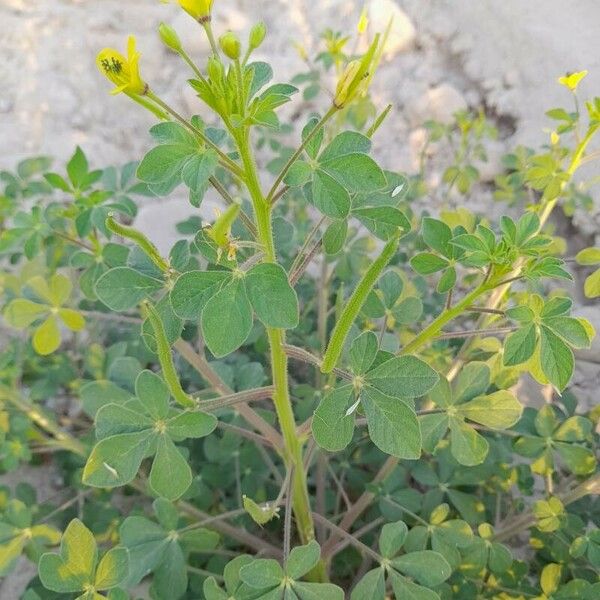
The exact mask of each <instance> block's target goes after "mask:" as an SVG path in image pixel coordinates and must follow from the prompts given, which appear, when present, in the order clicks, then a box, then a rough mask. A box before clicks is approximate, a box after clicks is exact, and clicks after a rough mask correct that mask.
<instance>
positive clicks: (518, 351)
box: [503, 323, 537, 367]
mask: <svg viewBox="0 0 600 600" xmlns="http://www.w3.org/2000/svg"><path fill="white" fill-rule="evenodd" d="M536 344H537V332H536V328H535V325H534V324H533V323H531V324H530V325H526V326H525V327H521V328H520V329H517V331H515V332H513V333H511V334H510V335H508V336H507V338H506V340H505V342H504V357H503V361H504V365H505V366H507V367H511V366H515V365H520V364H522V363H524V362H526V361H528V360H529V359H530V358H531V357H532V356H533V353H534V352H535V347H536Z"/></svg>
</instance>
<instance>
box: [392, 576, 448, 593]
mask: <svg viewBox="0 0 600 600" xmlns="http://www.w3.org/2000/svg"><path fill="white" fill-rule="evenodd" d="M390 580H391V582H392V589H393V590H394V594H395V595H396V598H402V600H439V598H440V597H439V595H438V594H437V593H436V592H434V591H432V590H430V589H427V588H426V587H423V586H421V585H417V584H416V583H413V582H412V581H410V580H409V579H407V578H406V577H402V576H401V575H399V574H398V573H396V572H395V571H390Z"/></svg>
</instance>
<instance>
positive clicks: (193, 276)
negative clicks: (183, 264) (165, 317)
mask: <svg viewBox="0 0 600 600" xmlns="http://www.w3.org/2000/svg"><path fill="white" fill-rule="evenodd" d="M230 277H231V274H230V273H229V272H228V271H189V272H188V273H184V274H183V275H180V276H179V277H178V279H177V281H176V282H175V285H174V286H173V289H172V290H171V292H170V295H169V298H170V300H171V306H172V307H173V312H174V313H175V314H176V315H177V316H178V317H180V318H182V319H187V320H189V321H199V320H200V315H201V314H202V311H203V310H204V307H205V306H206V303H207V302H208V300H209V299H210V298H212V296H214V295H215V294H216V293H217V292H218V291H219V289H220V288H221V286H222V285H223V283H224V282H225V281H226V280H227V279H229V278H230Z"/></svg>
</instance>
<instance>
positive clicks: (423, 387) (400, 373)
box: [312, 333, 438, 459]
mask: <svg viewBox="0 0 600 600" xmlns="http://www.w3.org/2000/svg"><path fill="white" fill-rule="evenodd" d="M371 336H373V334H372V333H365V334H362V335H361V336H359V337H358V338H357V339H356V340H355V341H354V343H353V344H352V349H351V355H352V356H353V357H354V358H353V362H354V365H355V367H356V368H357V369H359V370H361V369H363V368H368V367H367V365H368V366H370V365H371V364H372V362H373V360H374V359H375V356H374V354H373V351H374V350H375V351H376V347H375V346H373V338H372V337H371ZM375 341H376V340H375ZM437 380H438V375H437V373H436V372H435V371H434V370H433V369H431V367H429V366H428V365H427V364H426V363H424V362H423V361H421V360H420V359H417V358H415V357H413V356H399V357H395V358H392V359H390V360H387V361H386V362H384V363H383V364H381V365H379V366H377V367H375V368H374V369H372V370H369V371H367V372H366V374H365V375H364V385H362V386H361V388H360V390H359V391H358V392H357V394H358V395H357V396H356V397H355V390H354V388H353V386H352V385H345V386H342V387H340V388H338V389H335V390H333V391H331V392H329V393H328V394H327V395H326V396H325V397H324V398H323V400H322V401H321V403H320V404H319V406H318V408H317V410H316V411H315V414H314V418H313V422H312V430H313V434H314V436H315V441H316V442H317V443H318V444H319V445H320V446H321V447H322V448H324V449H326V450H329V451H331V452H335V451H339V450H342V449H343V448H345V447H346V446H347V445H348V444H349V443H350V441H351V440H352V434H353V431H354V425H355V412H356V409H357V408H358V406H359V405H360V406H362V409H363V410H364V412H365V416H366V417H367V426H368V430H369V435H370V436H371V439H372V440H373V443H374V444H375V445H376V446H377V447H378V448H379V449H380V450H382V451H383V452H386V453H388V454H391V455H393V456H397V457H399V458H409V459H414V458H418V457H419V456H420V455H421V430H420V428H419V423H418V420H417V415H416V413H415V409H414V405H413V404H412V398H415V397H418V396H421V395H424V394H426V393H427V391H429V390H430V389H431V388H432V387H433V386H434V385H435V383H436V381H437Z"/></svg>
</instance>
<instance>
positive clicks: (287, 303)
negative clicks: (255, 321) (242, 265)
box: [245, 263, 299, 329]
mask: <svg viewBox="0 0 600 600" xmlns="http://www.w3.org/2000/svg"><path fill="white" fill-rule="evenodd" d="M245 282H246V293H247V294H248V299H249V300H250V304H252V308H253V309H254V311H255V312H256V316H257V317H258V318H259V319H260V320H261V321H262V322H263V323H264V324H265V325H266V326H267V327H276V328H280V329H293V328H294V327H296V326H297V325H298V319H299V316H298V315H299V308H298V297H297V296H296V292H295V290H294V289H293V288H292V286H291V285H290V283H289V281H288V278H287V273H286V272H285V270H284V269H283V267H281V266H280V265H276V264H271V263H268V264H267V263H264V264H260V265H256V266H255V267H252V269H250V270H249V271H248V272H247V273H246V278H245Z"/></svg>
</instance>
